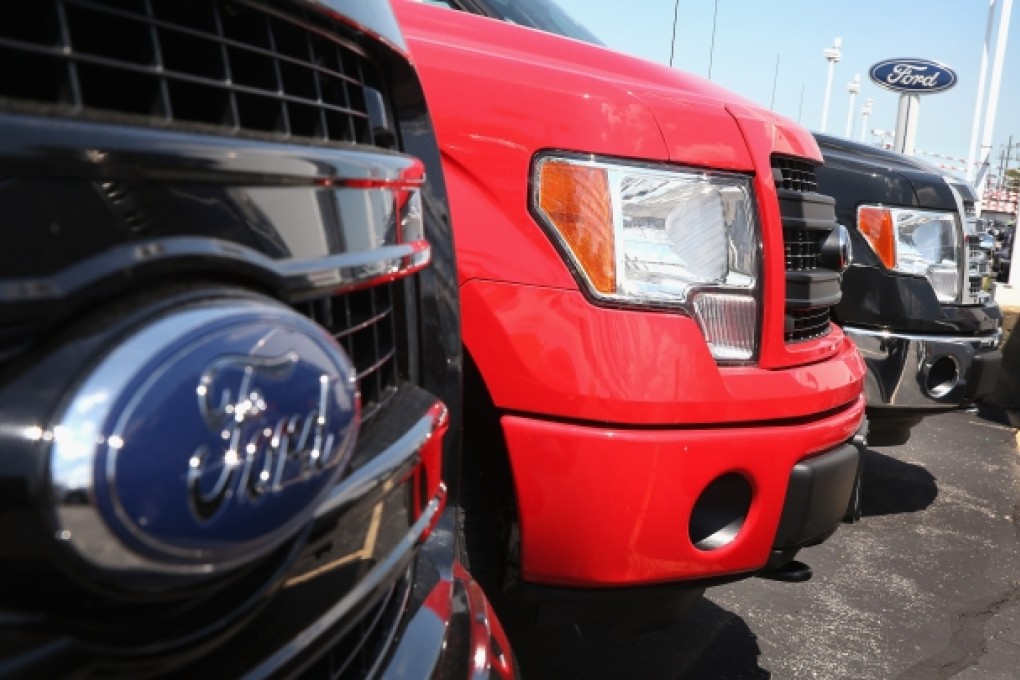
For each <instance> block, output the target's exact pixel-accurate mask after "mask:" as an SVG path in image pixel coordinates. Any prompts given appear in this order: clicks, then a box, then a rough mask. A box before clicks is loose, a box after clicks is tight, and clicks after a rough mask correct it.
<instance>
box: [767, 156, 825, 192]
mask: <svg viewBox="0 0 1020 680" xmlns="http://www.w3.org/2000/svg"><path fill="white" fill-rule="evenodd" d="M772 177H773V179H774V180H775V181H776V187H777V188H779V189H788V190H790V191H800V192H804V193H807V192H811V191H815V190H816V189H817V188H818V181H817V179H816V177H815V166H814V165H812V164H811V163H808V162H807V161H802V160H799V159H796V158H784V157H782V156H774V157H773V158H772Z"/></svg>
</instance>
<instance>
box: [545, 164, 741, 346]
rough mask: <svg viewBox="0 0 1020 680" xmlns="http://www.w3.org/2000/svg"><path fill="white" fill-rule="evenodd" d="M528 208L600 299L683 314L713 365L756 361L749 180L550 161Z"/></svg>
mask: <svg viewBox="0 0 1020 680" xmlns="http://www.w3.org/2000/svg"><path fill="white" fill-rule="evenodd" d="M532 206H533V209H534V210H535V212H536V213H537V215H538V216H539V218H540V219H541V221H542V222H543V223H544V224H545V226H547V227H548V228H549V231H550V232H551V233H552V235H553V236H554V238H555V239H556V240H557V241H558V242H559V244H560V245H561V246H562V248H563V250H564V251H565V252H566V254H567V256H568V258H569V260H570V261H571V264H572V265H573V267H574V269H575V271H576V272H577V273H578V275H579V278H580V279H581V280H582V281H583V283H584V285H585V286H586V287H587V288H588V290H589V292H590V293H591V294H592V295H593V296H594V297H596V298H598V299H601V300H605V301H607V302H614V303H619V304H628V305H643V306H652V307H664V306H665V307H675V308H680V309H683V310H685V311H686V312H687V313H689V314H690V315H691V316H693V317H694V318H695V319H697V320H698V322H699V324H700V325H701V328H702V331H703V332H704V334H705V337H706V339H707V341H708V344H709V347H710V348H711V350H712V353H713V355H714V356H715V357H716V358H717V359H720V360H733V361H745V360H748V359H750V358H752V357H753V356H754V351H755V342H756V332H757V320H758V309H757V288H758V280H759V274H758V267H759V264H758V263H759V249H760V248H759V243H760V239H759V229H758V225H757V221H756V218H755V211H754V199H753V196H752V193H751V180H750V178H748V177H746V176H743V175H736V174H728V173H708V172H702V171H696V170H673V169H662V168H658V167H645V166H639V165H626V164H620V163H612V162H608V161H598V160H591V159H579V158H574V157H561V156H547V157H544V158H541V159H539V160H538V161H537V163H536V165H535V178H534V184H533V194H532Z"/></svg>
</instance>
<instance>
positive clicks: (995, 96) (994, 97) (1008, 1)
mask: <svg viewBox="0 0 1020 680" xmlns="http://www.w3.org/2000/svg"><path fill="white" fill-rule="evenodd" d="M1012 11H1013V0H1003V2H1002V12H1001V13H1000V14H999V34H998V36H996V38H995V60H994V61H993V62H992V82H991V89H990V90H989V92H988V108H987V110H986V111H985V124H984V135H983V137H982V140H981V159H980V162H981V163H985V162H987V159H988V154H989V153H990V152H991V150H992V133H993V132H994V131H995V110H996V109H997V108H998V106H999V86H1000V85H1001V84H1002V62H1003V57H1004V56H1005V54H1006V40H1007V39H1008V38H1009V17H1010V14H1011V13H1012ZM986 178H987V175H985V176H983V177H982V178H981V181H980V184H979V185H978V187H977V190H978V197H979V199H980V198H981V197H983V195H984V190H985V181H986Z"/></svg>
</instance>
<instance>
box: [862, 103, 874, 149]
mask: <svg viewBox="0 0 1020 680" xmlns="http://www.w3.org/2000/svg"><path fill="white" fill-rule="evenodd" d="M874 104H875V100H874V99H872V98H871V97H868V98H867V99H865V100H864V106H862V107H861V119H862V120H861V141H862V142H863V141H864V136H865V135H866V134H868V116H870V115H871V107H872V106H873V105H874Z"/></svg>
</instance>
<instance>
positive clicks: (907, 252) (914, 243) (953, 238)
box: [857, 205, 965, 302]
mask: <svg viewBox="0 0 1020 680" xmlns="http://www.w3.org/2000/svg"><path fill="white" fill-rule="evenodd" d="M857 224H858V225H859V226H860V229H861V233H862V234H864V237H865V238H866V239H867V241H868V243H869V244H871V248H872V250H874V251H875V254H876V255H878V257H879V259H880V260H881V261H882V263H883V264H884V265H885V266H886V267H888V268H889V269H893V270H896V271H899V272H904V273H906V274H914V275H916V276H924V277H926V278H927V279H928V281H929V282H930V283H931V285H932V288H934V289H935V295H936V297H937V298H938V299H939V301H940V302H957V301H958V300H959V298H960V282H961V281H962V278H963V266H964V265H965V262H964V254H963V249H962V248H961V246H960V243H961V235H960V226H959V224H958V223H957V221H956V216H955V214H954V213H948V212H935V211H927V210H913V209H910V208H884V207H881V206H874V205H864V206H861V207H860V208H858V209H857Z"/></svg>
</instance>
